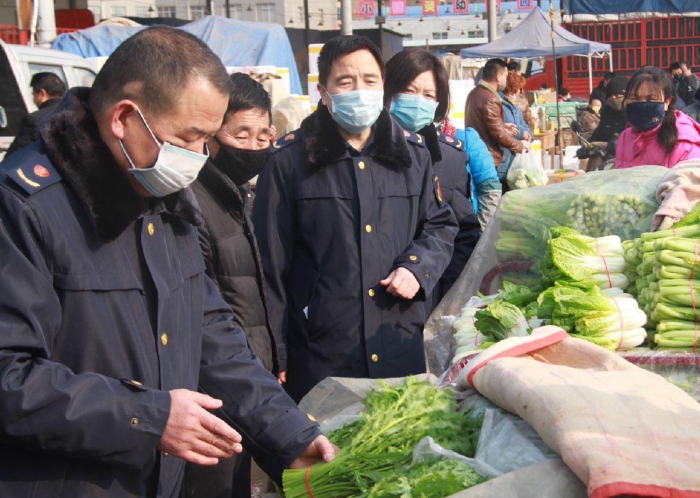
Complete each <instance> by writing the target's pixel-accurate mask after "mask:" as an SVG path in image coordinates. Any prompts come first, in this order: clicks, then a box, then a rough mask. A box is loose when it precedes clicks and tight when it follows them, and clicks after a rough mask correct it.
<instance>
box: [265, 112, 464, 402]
mask: <svg viewBox="0 0 700 498" xmlns="http://www.w3.org/2000/svg"><path fill="white" fill-rule="evenodd" d="M423 142H424V140H423V139H422V137H420V135H415V134H413V133H409V132H404V131H403V130H402V129H401V128H400V126H399V125H398V124H397V123H396V122H395V121H393V119H392V118H391V117H390V115H389V113H388V112H387V111H386V110H385V111H383V112H382V113H381V115H380V116H379V118H378V120H377V122H376V123H375V125H374V127H373V135H372V142H371V145H370V146H369V147H368V148H366V149H365V150H364V151H361V152H357V151H353V150H351V149H350V147H349V145H347V143H346V142H345V141H344V140H343V138H342V137H341V135H340V134H339V132H338V131H337V125H336V124H335V122H334V121H333V119H332V117H331V115H330V113H329V112H328V110H327V108H326V107H325V106H323V105H320V106H319V108H318V110H317V111H316V112H315V113H313V114H312V115H311V116H309V117H308V118H306V119H305V120H304V122H303V123H302V126H301V128H300V129H299V130H297V131H295V132H293V133H290V134H288V135H287V136H286V137H284V139H282V140H280V141H278V142H276V143H275V144H274V146H273V148H274V150H273V153H272V157H271V159H270V162H269V164H268V165H267V167H266V168H265V169H264V170H263V172H262V173H261V174H260V176H259V177H258V182H257V187H256V194H257V199H256V205H255V210H254V212H253V222H254V226H255V233H256V236H257V239H258V244H259V245H260V253H261V256H262V260H263V267H264V269H265V280H266V281H267V284H268V286H269V291H270V292H269V300H270V318H271V320H272V322H273V327H275V328H277V329H278V330H280V331H281V332H282V335H283V337H285V339H286V345H287V358H288V368H287V383H286V385H285V386H286V388H287V391H288V392H289V393H290V394H291V395H292V398H294V399H295V400H299V399H301V397H302V396H304V395H305V394H306V393H307V392H308V391H309V390H310V389H311V388H312V387H313V386H314V385H315V384H316V383H318V382H319V381H321V380H323V379H324V378H326V377H329V376H344V377H370V378H381V377H401V376H405V375H410V374H415V373H421V372H424V371H425V368H426V363H425V352H424V347H423V333H422V331H423V324H424V322H425V319H426V318H427V317H426V306H425V303H424V302H421V301H424V300H425V299H426V297H430V296H431V294H432V292H433V289H434V288H435V286H436V285H437V283H438V281H439V279H440V277H441V276H442V274H443V272H444V270H445V268H446V267H447V264H448V263H449V261H450V259H451V257H452V246H453V241H454V237H455V234H456V232H457V223H456V220H455V217H454V215H453V214H452V211H451V210H450V209H449V207H448V206H447V205H446V204H444V203H442V202H440V201H438V200H437V192H438V190H437V183H436V181H435V178H434V175H433V174H432V168H431V161H430V156H429V154H428V152H427V150H426V149H425V147H424V145H423ZM398 267H404V268H406V269H408V270H409V271H411V272H412V273H413V274H414V275H415V277H416V279H417V280H418V282H419V283H420V286H421V288H420V290H419V293H418V295H417V296H416V297H415V298H414V299H412V300H405V299H400V298H397V297H394V296H392V295H390V294H388V293H387V292H386V291H385V288H384V287H383V286H382V285H380V284H379V281H380V280H383V279H385V278H386V277H387V276H388V275H389V274H390V273H391V272H392V271H393V270H396V269H397V268H398Z"/></svg>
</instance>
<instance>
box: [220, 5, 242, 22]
mask: <svg viewBox="0 0 700 498" xmlns="http://www.w3.org/2000/svg"><path fill="white" fill-rule="evenodd" d="M229 9H230V10H231V19H238V20H239V21H240V20H241V19H243V4H240V3H234V4H232V5H230V7H229ZM225 10H226V7H224V11H225ZM224 15H226V12H224Z"/></svg>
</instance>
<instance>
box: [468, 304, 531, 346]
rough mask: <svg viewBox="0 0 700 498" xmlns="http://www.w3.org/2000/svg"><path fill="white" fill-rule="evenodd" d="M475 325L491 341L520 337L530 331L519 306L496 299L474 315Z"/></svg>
mask: <svg viewBox="0 0 700 498" xmlns="http://www.w3.org/2000/svg"><path fill="white" fill-rule="evenodd" d="M474 316H475V318H476V323H475V327H476V329H477V330H478V331H479V332H481V333H482V334H483V335H485V336H487V337H489V338H493V342H497V341H502V340H503V339H506V338H508V337H522V336H526V335H527V334H528V333H529V332H530V328H529V327H528V324H527V319H526V318H525V315H523V312H522V311H520V308H518V307H517V306H515V305H514V304H510V303H507V302H505V301H501V300H496V301H494V302H493V303H491V304H489V305H488V306H487V307H486V308H485V309H483V310H479V311H477V312H476V314H475V315H474Z"/></svg>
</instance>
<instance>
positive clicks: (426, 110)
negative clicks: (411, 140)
mask: <svg viewBox="0 0 700 498" xmlns="http://www.w3.org/2000/svg"><path fill="white" fill-rule="evenodd" d="M437 106H438V103H437V102H435V101H434V100H428V99H426V98H424V97H421V96H419V95H408V94H405V93H399V94H397V95H395V96H394V98H393V99H391V115H392V116H394V119H396V121H398V122H399V124H400V125H401V127H402V128H403V129H404V130H408V131H412V132H414V133H415V132H417V131H418V130H422V129H423V128H425V127H426V126H428V125H429V124H430V123H432V122H433V119H435V109H437Z"/></svg>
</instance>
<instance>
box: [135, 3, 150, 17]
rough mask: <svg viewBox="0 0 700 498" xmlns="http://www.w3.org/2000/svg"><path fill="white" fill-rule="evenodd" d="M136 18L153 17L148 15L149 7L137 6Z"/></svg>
mask: <svg viewBox="0 0 700 498" xmlns="http://www.w3.org/2000/svg"><path fill="white" fill-rule="evenodd" d="M136 17H151V15H150V14H149V13H148V7H145V6H143V5H137V6H136Z"/></svg>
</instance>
